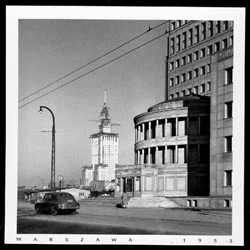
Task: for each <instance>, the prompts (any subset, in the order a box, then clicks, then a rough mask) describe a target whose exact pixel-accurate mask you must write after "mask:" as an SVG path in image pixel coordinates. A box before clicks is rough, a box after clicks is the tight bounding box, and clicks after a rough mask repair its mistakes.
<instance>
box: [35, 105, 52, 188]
mask: <svg viewBox="0 0 250 250" xmlns="http://www.w3.org/2000/svg"><path fill="white" fill-rule="evenodd" d="M43 109H47V110H48V111H49V112H50V113H51V115H52V120H53V125H52V153H51V182H50V184H51V186H50V188H51V190H52V191H53V190H55V148H56V145H55V132H56V131H55V116H54V114H53V112H52V111H51V110H50V109H49V108H48V107H45V106H40V110H39V113H40V114H42V113H43Z"/></svg>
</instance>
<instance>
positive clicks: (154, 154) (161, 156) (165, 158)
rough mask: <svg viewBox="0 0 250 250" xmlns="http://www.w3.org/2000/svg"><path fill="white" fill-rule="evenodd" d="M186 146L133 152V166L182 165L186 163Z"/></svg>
mask: <svg viewBox="0 0 250 250" xmlns="http://www.w3.org/2000/svg"><path fill="white" fill-rule="evenodd" d="M187 158H188V145H187V144H181V145H177V144H175V145H165V146H155V147H146V148H142V149H138V150H136V151H135V164H138V165H139V164H183V163H186V162H187Z"/></svg>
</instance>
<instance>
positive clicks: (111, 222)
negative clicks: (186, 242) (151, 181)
mask: <svg viewBox="0 0 250 250" xmlns="http://www.w3.org/2000/svg"><path fill="white" fill-rule="evenodd" d="M77 212H78V213H77V214H75V215H71V214H59V215H57V216H52V215H50V214H36V212H35V210H34V205H32V204H29V203H22V202H20V203H18V213H17V233H18V234H157V235H165V234H166V235H167V234H168V235H169V234H172V235H231V234H232V214H231V211H229V210H226V211H225V210H224V211H223V210H200V211H193V210H190V209H189V210H187V209H186V210H185V209H166V208H127V209H122V208H116V207H96V206H93V207H84V206H81V208H80V209H79V210H77Z"/></svg>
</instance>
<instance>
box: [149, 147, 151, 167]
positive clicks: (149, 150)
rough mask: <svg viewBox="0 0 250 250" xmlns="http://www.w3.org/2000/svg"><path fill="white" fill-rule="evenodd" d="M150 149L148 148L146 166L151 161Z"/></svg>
mask: <svg viewBox="0 0 250 250" xmlns="http://www.w3.org/2000/svg"><path fill="white" fill-rule="evenodd" d="M150 151H151V150H150V148H148V165H149V164H150V161H151V156H150Z"/></svg>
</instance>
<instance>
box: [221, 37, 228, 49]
mask: <svg viewBox="0 0 250 250" xmlns="http://www.w3.org/2000/svg"><path fill="white" fill-rule="evenodd" d="M226 48H227V39H224V40H222V48H221V49H226Z"/></svg>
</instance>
